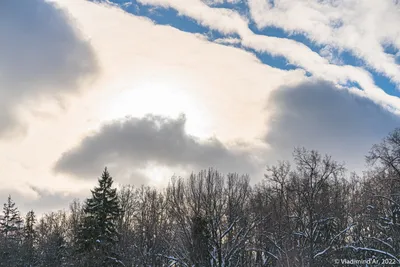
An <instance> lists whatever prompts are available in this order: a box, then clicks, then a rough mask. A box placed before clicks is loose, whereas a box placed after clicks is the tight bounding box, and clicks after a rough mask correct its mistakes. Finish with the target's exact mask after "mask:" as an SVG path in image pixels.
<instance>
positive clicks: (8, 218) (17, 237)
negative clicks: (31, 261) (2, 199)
mask: <svg viewBox="0 0 400 267" xmlns="http://www.w3.org/2000/svg"><path fill="white" fill-rule="evenodd" d="M22 223H23V221H22V219H21V217H20V214H19V211H18V208H17V207H16V206H15V203H14V202H13V201H12V199H11V196H8V199H7V203H5V204H4V207H3V215H2V216H1V219H0V233H1V235H2V237H3V240H4V242H3V244H2V248H1V249H0V250H1V251H2V255H1V263H2V265H0V266H15V264H16V262H15V261H13V260H12V257H13V256H15V253H18V252H19V249H20V245H21V241H22V235H23V228H22ZM3 264H5V265H3Z"/></svg>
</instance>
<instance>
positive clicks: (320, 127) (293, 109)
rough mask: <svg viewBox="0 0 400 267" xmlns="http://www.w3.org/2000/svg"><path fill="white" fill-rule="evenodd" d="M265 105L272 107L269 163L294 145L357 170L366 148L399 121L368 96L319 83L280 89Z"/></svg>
mask: <svg viewBox="0 0 400 267" xmlns="http://www.w3.org/2000/svg"><path fill="white" fill-rule="evenodd" d="M267 108H268V109H271V108H272V109H273V110H275V111H276V113H275V115H274V116H273V117H272V118H271V121H270V123H269V124H268V125H269V129H270V132H269V133H268V134H267V135H266V137H265V140H266V141H267V143H269V144H270V145H271V147H272V150H271V151H270V152H269V156H268V159H269V161H273V160H274V159H290V158H291V154H292V152H293V148H294V147H296V146H305V147H306V148H309V149H317V150H319V151H320V152H322V153H327V154H330V155H332V156H333V157H334V158H335V159H336V160H338V161H345V162H346V163H347V164H346V165H347V166H348V169H349V170H355V169H358V170H360V169H362V168H364V167H365V163H364V162H365V161H364V159H365V155H366V154H367V152H368V151H369V149H370V148H371V146H372V145H373V144H374V143H377V142H379V141H380V140H381V139H382V138H383V137H384V136H386V135H387V134H388V133H389V132H390V131H392V130H393V129H394V128H395V127H398V126H399V125H400V118H399V117H398V116H396V115H394V114H392V113H389V112H388V111H386V110H384V109H383V108H381V107H380V106H379V105H377V104H375V103H373V102H372V101H371V100H368V99H366V98H362V97H360V96H357V95H354V94H352V93H350V92H348V91H347V90H345V89H338V88H336V87H335V86H334V85H332V84H330V83H326V82H323V81H316V82H306V83H303V84H300V85H299V86H296V87H286V88H281V89H280V90H277V91H275V92H274V93H273V94H272V95H271V97H270V99H269V101H268V105H267Z"/></svg>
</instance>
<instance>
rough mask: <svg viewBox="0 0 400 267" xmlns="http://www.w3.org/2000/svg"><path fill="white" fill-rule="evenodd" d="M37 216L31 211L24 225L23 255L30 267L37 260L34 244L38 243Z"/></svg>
mask: <svg viewBox="0 0 400 267" xmlns="http://www.w3.org/2000/svg"><path fill="white" fill-rule="evenodd" d="M35 223H36V216H35V213H34V212H33V210H31V211H29V212H28V213H27V214H26V217H25V225H24V242H23V254H24V261H25V262H26V264H28V266H31V265H33V263H34V260H35V248H34V244H35V241H36V231H35Z"/></svg>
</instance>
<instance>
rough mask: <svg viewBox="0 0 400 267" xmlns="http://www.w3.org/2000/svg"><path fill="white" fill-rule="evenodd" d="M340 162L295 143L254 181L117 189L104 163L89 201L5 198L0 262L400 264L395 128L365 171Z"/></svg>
mask: <svg viewBox="0 0 400 267" xmlns="http://www.w3.org/2000/svg"><path fill="white" fill-rule="evenodd" d="M337 160H340V159H332V158H331V157H330V156H328V155H323V154H320V152H318V151H314V150H308V149H306V148H295V149H294V152H293V159H292V160H291V161H290V162H291V163H289V162H278V163H276V165H274V166H267V167H266V169H265V177H263V179H262V181H261V182H259V183H257V184H252V183H251V182H250V177H248V176H247V175H242V174H236V173H227V174H223V173H220V172H218V170H215V169H211V168H210V169H208V170H203V171H201V172H199V173H193V174H192V175H190V176H189V177H178V176H176V177H172V178H171V179H170V181H169V184H168V186H166V187H165V188H163V189H156V188H152V187H148V186H141V187H134V186H131V185H126V186H123V187H118V188H117V187H116V186H115V185H113V178H112V176H111V174H110V173H109V172H108V170H107V168H105V169H104V171H103V173H102V174H101V173H99V174H101V176H100V177H99V179H98V183H97V185H96V187H95V188H94V189H93V190H92V191H91V194H90V197H89V198H88V199H86V200H84V201H79V200H73V201H72V202H71V203H70V206H69V207H66V209H65V210H62V211H57V212H50V213H47V214H44V215H41V216H37V215H36V214H35V212H34V211H30V212H28V213H27V214H26V216H24V215H22V214H20V212H19V211H18V206H17V204H18V203H14V201H13V199H12V196H10V197H9V198H8V199H7V200H6V203H5V204H4V208H3V212H2V214H1V218H0V266H6V267H14V266H26V267H28V266H32V267H33V266H38V267H39V266H40V267H41V266H48V267H50V266H51V267H54V266H60V267H61V266H78V267H81V266H82V267H97V266H142V267H145V266H146V267H150V266H151V267H157V266H169V267H172V266H175V267H178V266H179V267H183V266H185V267H203V266H204V267H233V266H254V267H261V266H282V267H295V266H299V267H300V266H301V267H303V266H311V267H313V266H317V267H318V266H345V265H349V264H351V266H400V129H395V130H394V131H393V132H391V133H389V134H388V135H387V136H386V137H385V138H384V139H383V140H382V141H381V142H380V143H378V144H375V145H372V146H371V149H370V151H369V153H368V154H367V155H366V159H365V160H366V163H367V165H368V168H367V169H366V170H365V171H364V172H363V173H362V174H356V173H353V172H351V171H349V170H346V168H345V166H344V164H342V163H340V161H337ZM102 167H104V166H100V171H101V168H102ZM88 193H89V192H88ZM88 195H89V194H88Z"/></svg>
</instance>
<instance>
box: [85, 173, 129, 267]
mask: <svg viewBox="0 0 400 267" xmlns="http://www.w3.org/2000/svg"><path fill="white" fill-rule="evenodd" d="M112 185H113V180H112V177H111V176H110V174H109V173H108V171H107V167H106V168H105V169H104V172H103V174H102V176H101V177H100V178H99V180H98V186H97V187H95V188H94V189H93V190H92V191H91V192H92V197H91V198H88V199H87V200H86V202H85V205H84V208H83V211H84V218H83V222H82V224H81V227H80V230H79V233H78V243H79V250H80V253H82V254H83V255H82V256H84V258H85V259H86V260H85V261H86V263H83V265H84V266H101V265H103V266H112V265H113V263H112V262H118V260H117V257H116V255H115V245H116V243H117V242H118V236H119V234H118V232H117V221H118V218H119V217H120V216H121V214H122V209H121V207H120V204H119V201H118V196H117V192H116V189H113V188H112Z"/></svg>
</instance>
